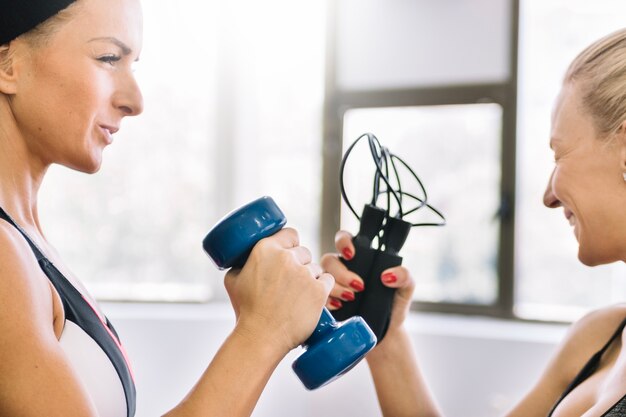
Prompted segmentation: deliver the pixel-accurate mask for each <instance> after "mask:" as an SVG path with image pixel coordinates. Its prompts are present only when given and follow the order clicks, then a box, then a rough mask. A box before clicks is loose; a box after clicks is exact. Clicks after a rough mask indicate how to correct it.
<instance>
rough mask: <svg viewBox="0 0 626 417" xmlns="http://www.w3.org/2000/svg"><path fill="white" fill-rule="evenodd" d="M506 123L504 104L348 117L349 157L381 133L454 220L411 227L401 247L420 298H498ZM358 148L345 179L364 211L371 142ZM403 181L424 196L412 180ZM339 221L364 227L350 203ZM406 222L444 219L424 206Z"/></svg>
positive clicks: (369, 191)
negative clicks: (368, 135)
mask: <svg viewBox="0 0 626 417" xmlns="http://www.w3.org/2000/svg"><path fill="white" fill-rule="evenodd" d="M501 121H502V109H501V107H500V106H499V105H498V104H462V105H448V106H421V107H400V108H398V107H395V108H394V107H390V108H378V109H353V110H349V111H348V112H347V113H346V115H345V117H344V134H343V137H344V141H343V146H344V153H345V151H346V150H347V148H348V147H349V146H350V145H351V144H352V142H353V141H354V140H355V139H356V138H357V137H358V136H359V135H361V134H362V133H363V132H365V131H368V129H369V130H371V131H373V132H376V136H377V138H378V139H379V140H380V141H381V144H382V145H383V146H386V147H388V148H389V149H390V150H391V151H392V152H393V153H396V154H397V155H398V156H400V157H401V158H402V159H403V160H404V161H405V162H407V164H408V165H409V166H410V167H411V168H412V169H413V170H414V171H415V172H416V174H417V175H418V176H419V177H420V180H421V181H422V182H423V183H424V186H425V188H426V191H427V192H428V198H429V200H428V201H429V203H430V204H432V205H433V206H434V207H435V208H437V209H438V210H440V211H442V212H443V213H444V215H445V216H446V217H447V219H448V220H447V225H446V226H445V227H444V228H436V227H417V228H413V229H412V230H411V233H410V234H409V237H408V240H407V242H406V243H405V245H404V248H403V250H402V255H403V258H404V260H403V264H404V265H405V266H407V267H408V268H409V269H410V270H411V271H413V273H414V274H415V276H416V278H417V277H419V279H417V281H416V283H417V287H416V291H415V297H416V299H418V300H424V301H432V302H441V301H445V302H455V303H471V304H492V303H494V301H495V299H496V298H497V294H498V292H497V253H498V230H499V227H500V224H499V219H498V217H497V216H496V213H497V211H498V208H499V206H500V191H499V190H500V158H501V155H500V141H501ZM362 142H363V141H362ZM357 146H358V147H361V152H358V151H359V148H357V147H355V150H354V151H353V152H354V153H351V154H350V157H349V159H348V162H347V164H346V171H345V176H344V178H345V186H346V189H347V190H348V196H349V198H350V200H351V202H352V204H353V206H355V209H356V210H357V212H358V210H359V209H360V207H362V205H363V204H365V203H366V202H368V201H369V200H370V199H371V194H372V183H373V178H374V176H373V169H374V168H373V166H374V165H373V162H372V159H371V156H370V155H369V148H368V147H367V145H365V142H363V143H360V144H358V145H357ZM400 172H402V171H400ZM401 180H402V184H403V187H404V189H407V188H408V189H407V191H409V192H412V193H413V194H415V195H421V193H420V192H419V188H417V184H416V183H414V181H413V180H412V179H411V178H410V177H408V176H405V177H403V178H402V177H401ZM357 202H358V203H357ZM413 203H415V202H413V201H411V202H410V204H409V206H410V207H413V206H414V205H415V204H413ZM407 207H408V206H407ZM411 218H412V219H411ZM341 219H342V222H341V223H342V228H343V229H346V230H351V231H354V232H356V231H357V230H358V222H357V220H356V218H355V217H354V215H353V214H352V213H351V212H350V211H349V210H348V209H347V207H346V206H345V205H343V206H342V217H341ZM407 220H410V221H412V222H414V223H417V222H424V221H433V222H438V221H439V219H438V218H437V217H436V216H434V215H432V213H428V212H427V210H426V209H423V210H421V211H418V212H417V213H416V214H415V215H412V216H410V218H408V219H407Z"/></svg>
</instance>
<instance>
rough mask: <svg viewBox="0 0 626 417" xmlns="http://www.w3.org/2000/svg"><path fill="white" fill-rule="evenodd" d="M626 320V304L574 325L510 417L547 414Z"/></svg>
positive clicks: (509, 414)
mask: <svg viewBox="0 0 626 417" xmlns="http://www.w3.org/2000/svg"><path fill="white" fill-rule="evenodd" d="M625 319H626V304H616V305H612V306H609V307H605V308H601V309H598V310H594V311H592V312H590V313H588V314H586V315H585V316H583V317H582V318H581V319H580V320H578V321H576V322H575V323H574V324H572V325H571V326H570V328H569V330H568V332H567V334H566V336H565V337H564V338H563V340H562V341H561V343H560V344H559V346H558V347H557V348H556V351H555V353H554V355H553V357H552V359H551V360H550V362H549V363H548V366H547V367H546V369H545V370H544V372H543V374H542V375H541V377H540V378H539V380H538V381H537V383H536V384H535V386H534V387H533V388H532V389H531V390H530V391H529V392H528V393H527V394H526V396H525V397H524V398H523V399H522V401H520V402H519V403H518V404H517V405H516V406H515V407H514V409H513V410H511V412H510V413H508V414H507V416H508V417H522V416H523V417H528V416H545V415H547V414H548V412H549V411H550V409H551V408H552V406H553V405H554V403H555V402H556V401H557V400H558V398H559V397H560V396H561V394H562V393H563V392H564V391H565V389H566V388H567V386H568V385H569V384H570V383H571V381H572V380H573V379H574V378H575V377H576V375H578V373H579V372H580V370H581V369H582V368H583V366H585V364H586V363H587V361H589V359H590V358H591V356H592V355H593V354H594V353H596V352H597V351H598V350H600V349H601V348H602V346H604V344H605V343H606V342H607V341H608V340H609V339H610V338H611V336H612V335H613V334H614V333H615V331H616V330H617V328H618V327H619V325H620V324H621V323H622V321H624V320H625Z"/></svg>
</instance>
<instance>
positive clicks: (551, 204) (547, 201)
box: [543, 171, 561, 208]
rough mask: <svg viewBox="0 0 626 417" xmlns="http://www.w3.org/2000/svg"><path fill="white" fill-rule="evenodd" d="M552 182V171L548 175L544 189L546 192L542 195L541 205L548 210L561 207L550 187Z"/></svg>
mask: <svg viewBox="0 0 626 417" xmlns="http://www.w3.org/2000/svg"><path fill="white" fill-rule="evenodd" d="M553 180H554V171H552V174H551V175H550V180H549V181H548V186H547V187H546V191H545V192H544V193H543V204H544V205H545V206H546V207H548V208H557V207H561V201H559V199H558V198H557V197H556V195H555V194H554V189H553V188H554V187H553V185H552V183H553Z"/></svg>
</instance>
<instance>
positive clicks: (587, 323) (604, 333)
mask: <svg viewBox="0 0 626 417" xmlns="http://www.w3.org/2000/svg"><path fill="white" fill-rule="evenodd" d="M624 320H626V304H615V305H611V306H608V307H604V308H601V309H598V310H594V311H592V312H590V313H587V314H586V315H585V316H583V317H582V318H581V319H580V320H578V321H576V322H575V323H574V324H572V326H571V327H570V329H569V331H568V333H567V335H566V337H565V339H564V341H563V344H562V354H566V355H574V356H577V355H583V356H584V357H586V358H587V359H588V358H589V356H590V355H592V354H593V353H595V352H596V351H598V350H599V349H600V348H602V346H604V344H605V343H606V342H607V341H608V340H609V339H610V337H611V336H612V335H613V334H614V333H615V331H616V330H617V328H618V327H619V325H620V324H621V323H622V322H623V321H624Z"/></svg>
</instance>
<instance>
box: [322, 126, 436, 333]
mask: <svg viewBox="0 0 626 417" xmlns="http://www.w3.org/2000/svg"><path fill="white" fill-rule="evenodd" d="M363 138H366V139H367V143H368V145H369V149H370V154H371V157H372V161H373V162H374V166H375V172H374V181H373V187H372V188H373V189H372V197H371V199H370V202H369V203H366V204H365V205H364V207H363V212H362V214H361V215H360V216H359V214H358V213H357V212H356V210H355V209H354V207H353V206H352V204H351V202H350V199H349V198H348V195H347V192H346V187H345V183H344V173H345V169H346V165H347V161H348V158H349V157H350V155H351V153H352V151H353V149H354V148H355V147H356V145H357V144H358V143H359V142H360V141H361V139H363ZM402 171H405V172H406V173H408V174H409V175H410V176H412V177H413V178H414V179H415V180H416V183H417V190H416V191H414V190H410V191H407V189H406V187H403V185H402V181H401V172H402ZM339 183H340V188H341V196H342V198H343V200H344V202H345V203H346V205H347V206H348V208H349V209H350V211H351V212H352V213H353V214H354V216H355V217H356V218H357V219H358V220H359V232H358V233H357V235H356V236H354V238H353V239H352V242H353V244H354V246H355V249H356V252H355V256H354V257H353V258H351V259H350V260H348V259H345V258H340V259H341V261H342V262H343V263H344V264H345V265H346V266H347V268H348V269H349V270H351V271H353V272H355V273H356V274H358V275H359V276H360V277H361V278H362V279H363V281H364V284H365V290H364V291H362V292H357V293H355V299H354V301H349V302H344V303H343V306H342V307H341V308H340V309H338V310H335V311H333V312H332V314H333V316H334V317H335V319H337V320H345V319H347V318H349V317H352V316H361V317H363V318H364V319H365V321H366V322H367V323H368V324H369V326H370V328H371V329H372V330H373V331H374V333H375V334H376V336H377V338H378V341H379V342H380V341H381V340H382V339H383V337H384V336H385V334H386V332H387V328H388V326H389V319H390V317H391V307H392V305H393V297H394V295H395V289H392V288H389V287H386V286H385V285H383V283H382V282H381V280H380V276H381V274H382V272H383V271H385V270H386V269H388V268H392V267H395V266H399V265H401V264H402V257H401V256H400V255H399V251H400V249H402V246H403V245H404V243H405V242H406V239H407V237H408V235H409V232H410V230H411V228H413V227H422V226H436V227H441V226H445V224H446V219H445V217H444V215H443V214H442V213H441V212H440V211H439V210H437V209H436V208H434V207H433V206H432V205H430V204H429V203H428V194H427V192H426V188H425V187H424V184H423V183H422V181H421V180H420V178H419V177H418V175H417V174H416V173H415V171H414V170H413V169H412V168H411V167H410V166H409V165H408V164H407V163H406V162H405V161H404V160H403V159H402V158H400V157H399V156H398V155H396V154H394V153H392V152H391V151H390V150H389V148H386V147H384V146H382V145H381V144H380V141H379V140H378V138H376V136H374V135H373V134H372V133H364V134H362V135H361V136H359V137H358V138H357V139H356V140H355V141H354V142H353V143H352V144H351V145H350V147H349V148H348V149H347V151H346V153H345V154H344V156H343V159H342V160H341V168H340V172H339ZM381 196H384V197H385V198H383V199H381ZM379 200H383V202H382V204H379ZM422 209H426V210H429V211H431V212H432V213H434V214H435V215H436V216H437V217H439V218H440V219H441V221H440V222H420V223H411V222H409V221H407V220H406V218H407V216H409V215H411V214H413V213H416V212H418V211H419V210H422ZM374 241H376V242H374Z"/></svg>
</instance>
